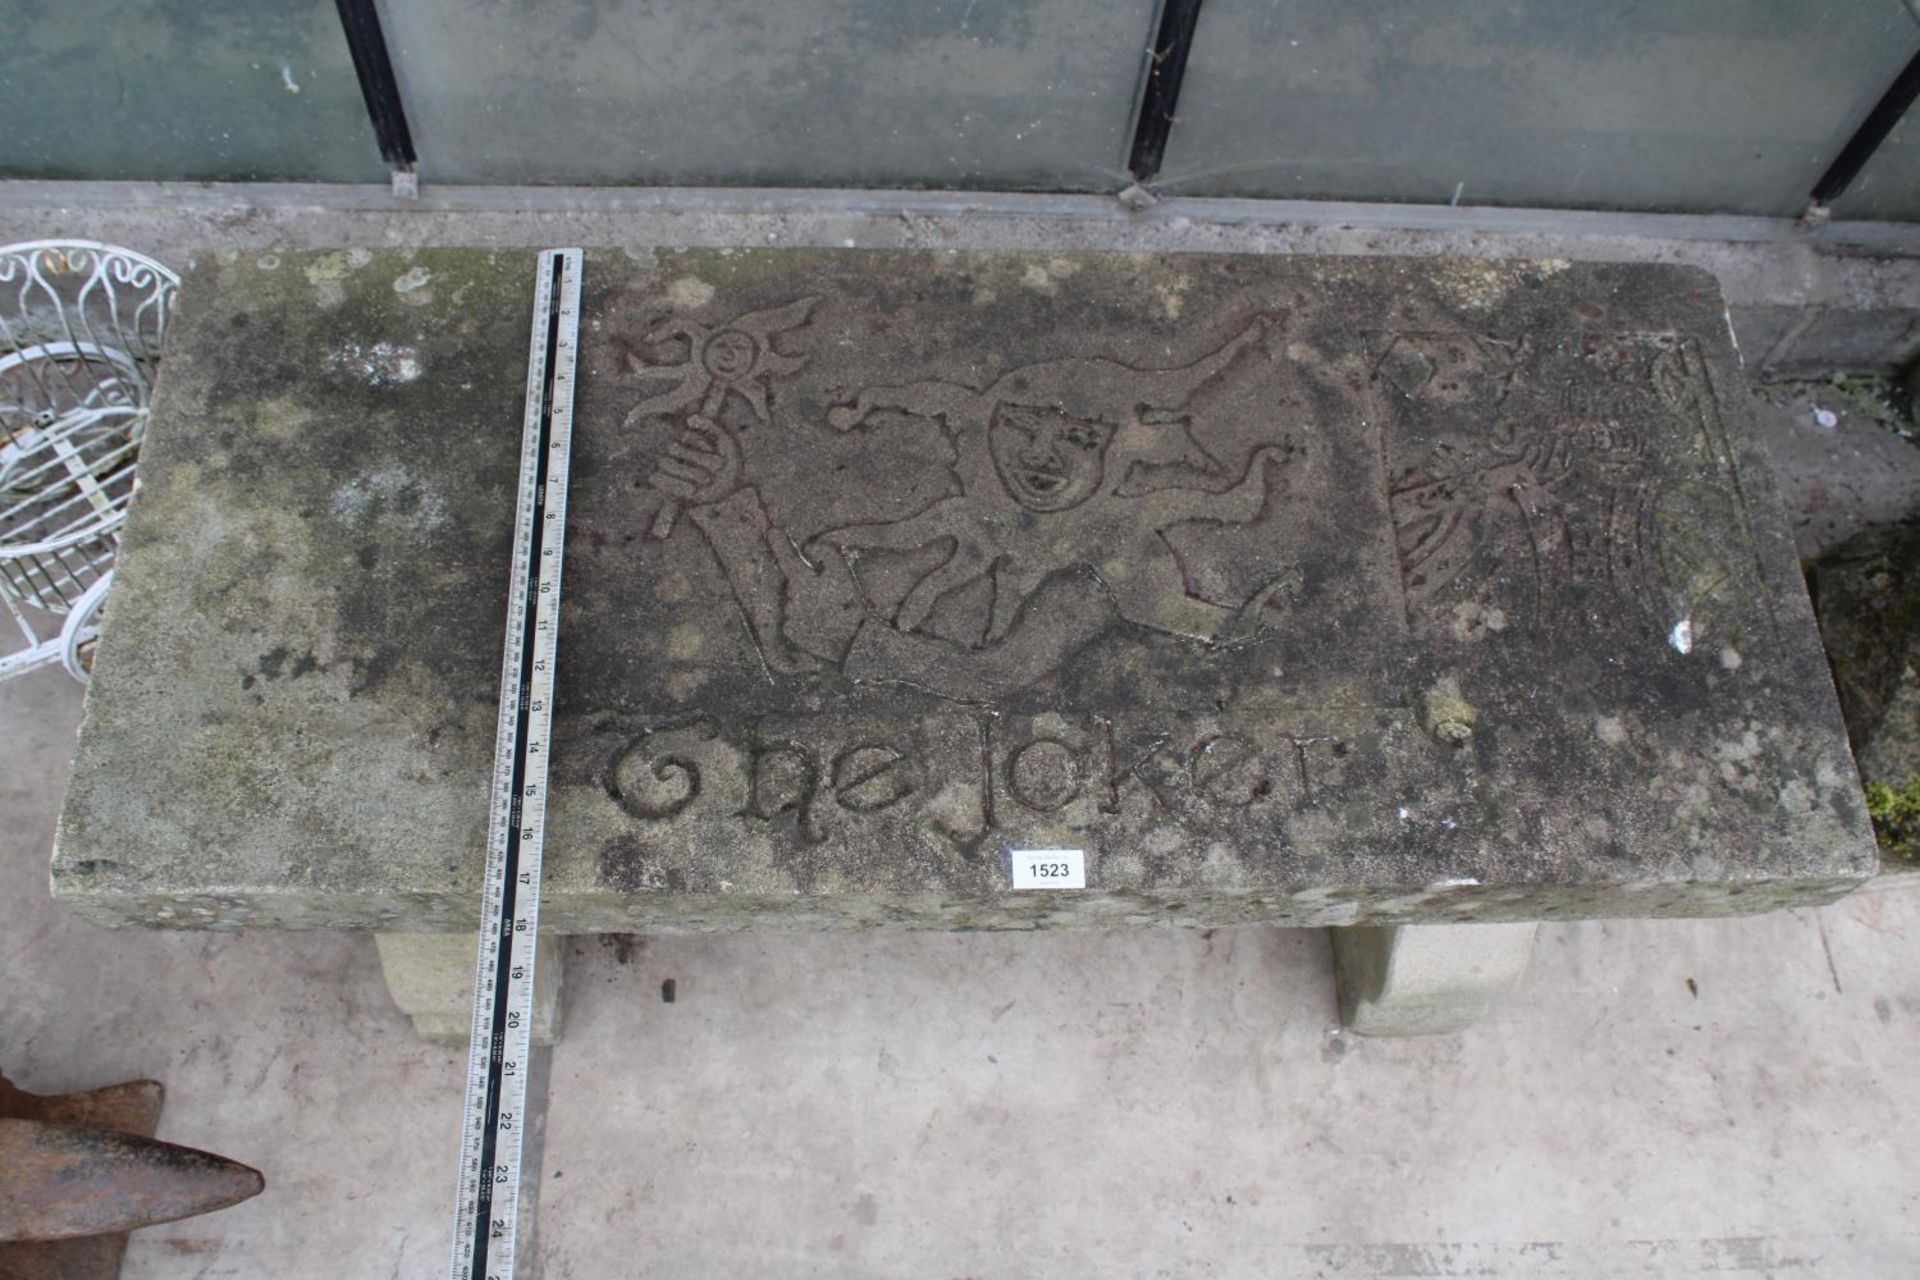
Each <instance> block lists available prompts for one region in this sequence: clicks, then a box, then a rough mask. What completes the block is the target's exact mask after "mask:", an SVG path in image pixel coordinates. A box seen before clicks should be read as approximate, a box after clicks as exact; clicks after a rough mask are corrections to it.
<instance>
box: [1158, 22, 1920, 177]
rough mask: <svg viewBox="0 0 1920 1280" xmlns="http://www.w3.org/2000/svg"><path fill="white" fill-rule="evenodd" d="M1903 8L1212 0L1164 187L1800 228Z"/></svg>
mask: <svg viewBox="0 0 1920 1280" xmlns="http://www.w3.org/2000/svg"><path fill="white" fill-rule="evenodd" d="M1917 47H1920V28H1916V27H1915V25H1914V22H1913V19H1912V18H1911V17H1910V16H1909V15H1908V13H1907V11H1906V9H1905V7H1904V6H1903V5H1902V4H1900V3H1899V2H1898V0H1851V2H1849V3H1845V4H1835V3H1832V0H1685V3H1670V4H1637V5H1636V4H1632V3H1628V4H1624V5H1596V4H1593V3H1591V0H1450V2H1449V3H1445V4H1436V3H1429V2H1423V0H1374V2H1372V3H1367V4H1353V3H1350V0H1277V2H1276V0H1208V3H1207V5H1206V7H1205V8H1204V9H1203V10H1202V11H1201V14H1200V26H1199V32H1198V35H1197V38H1196V40H1195V43H1194V49H1193V57H1192V61H1191V62H1190V64H1189V66H1188V70H1187V79H1186V85H1185V87H1184V89H1183V91H1182V93H1181V97H1180V119H1179V122H1178V123H1177V124H1176V125H1175V126H1174V129H1173V136H1172V138H1171V139H1170V141H1169V143H1168V147H1167V157H1166V164H1165V167H1164V168H1163V170H1162V172H1161V176H1160V181H1159V182H1158V183H1156V186H1157V187H1160V188H1165V189H1168V190H1171V191H1173V192H1176V193H1178V194H1182V195H1257V196H1281V197H1322V198H1334V199H1360V200H1405V201H1421V202H1426V201H1432V202H1442V203H1444V202H1448V201H1453V200H1456V199H1457V200H1458V201H1459V202H1461V203H1465V204H1527V205H1559V206H1581V207H1591V208H1612V209H1665V210H1686V211H1696V212H1739V213H1760V214H1776V215H1795V214H1798V213H1800V212H1801V211H1802V210H1803V209H1804V208H1805V207H1806V204H1807V197H1808V192H1809V191H1811V189H1812V187H1813V184H1814V182H1815V181H1816V180H1817V179H1818V178H1819V176H1820V174H1821V173H1822V172H1823V171H1824V170H1825V168H1826V166H1827V165H1828V164H1829V163H1830V162H1831V161H1832V159H1833V157H1834V156H1835V155H1837V154H1838V153H1839V150H1840V148H1841V146H1842V145H1843V144H1844V143H1845V142H1846V140H1847V138H1848V137H1849V136H1850V135H1851V134H1852V132H1853V129H1854V127H1855V126H1856V125H1857V124H1858V123H1859V121H1860V120H1861V119H1862V118H1864V117H1865V115H1866V113H1867V111H1868V110H1869V109H1870V108H1871V107H1872V105H1873V103H1874V102H1875V101H1876V100H1877V99H1878V98H1879V96H1880V94H1881V93H1882V92H1884V91H1885V89H1886V87H1887V85H1889V84H1891V83H1892V81H1893V77H1894V76H1895V75H1897V74H1898V73H1899V70H1900V68H1901V66H1902V65H1904V64H1905V62H1906V60H1907V59H1908V58H1909V57H1910V56H1912V54H1913V52H1914V50H1915V48H1917Z"/></svg>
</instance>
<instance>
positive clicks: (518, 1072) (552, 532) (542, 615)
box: [451, 249, 581, 1280]
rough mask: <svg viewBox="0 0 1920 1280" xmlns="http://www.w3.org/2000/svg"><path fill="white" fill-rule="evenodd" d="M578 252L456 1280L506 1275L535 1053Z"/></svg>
mask: <svg viewBox="0 0 1920 1280" xmlns="http://www.w3.org/2000/svg"><path fill="white" fill-rule="evenodd" d="M580 270H581V254H580V250H578V249H549V250H546V251H545V252H543V253H541V255H540V274H539V279H538V282H537V283H536V284H535V286H534V294H533V338H532V340H531V341H530V342H529V343H528V354H527V408H526V420H525V425H524V426H523V427H522V429H521V436H520V492H519V500H518V504H517V506H516V508H515V515H514V524H513V573H512V577H511V579H510V583H509V586H508V594H507V643H506V653H505V656H504V657H503V658H502V660H501V664H500V726H499V729H498V731H497V735H496V737H495V740H494V749H493V800H492V813H491V816H490V817H489V820H488V827H487V878H486V891H485V895H484V897H483V899H482V902H481V909H480V956H479V959H478V961H477V962H476V964H475V967H474V984H473V1033H472V1040H471V1041H470V1042H469V1046H468V1051H467V1105H466V1113H465V1116H464V1118H463V1119H462V1121H461V1129H460V1195H459V1202H458V1204H457V1206H456V1209H455V1214H454V1227H453V1268H452V1272H451V1274H452V1277H453V1280H512V1276H513V1246H514V1234H515V1227H516V1225H517V1223H516V1219H517V1214H518V1210H519V1207H520V1135H521V1133H522V1132H523V1131H524V1130H525V1128H526V1115H527V1064H528V1058H529V1054H530V1051H531V1049H532V1047H533V973H534V944H535V942H536V940H537V939H538V938H539V936H540V854H541V848H542V844H543V842H544V841H545V838H546V822H547V754H548V750H547V749H548V746H549V745H550V738H551V729H552V727H553V673H554V660H555V657H556V655H557V651H558V648H559V640H560V562H561V559H562V552H563V549H564V547H563V544H564V542H565V538H566V530H567V463H568V456H569V450H570V448H571V446H572V443H573V380H574V367H575V361H576V357H577V354H578V349H579V345H580Z"/></svg>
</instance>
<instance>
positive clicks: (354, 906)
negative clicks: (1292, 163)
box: [54, 250, 1873, 932]
mask: <svg viewBox="0 0 1920 1280" xmlns="http://www.w3.org/2000/svg"><path fill="white" fill-rule="evenodd" d="M531 278H532V257H531V255H529V254H524V253H498V254H493V253H487V252H483V251H442V252H421V253H417V254H413V253H407V254H398V253H392V254H381V255H372V256H369V255H367V254H366V253H364V252H357V253H354V254H344V253H342V254H330V255H284V256H281V257H277V258H258V259H254V258H248V259H244V260H235V261H225V262H212V263H208V264H204V265H203V266H202V267H200V268H199V269H198V270H196V271H195V272H194V273H192V276H191V278H190V280H189V282H188V285H187V289H186V293H185V295H184V299H185V301H184V302H183V306H182V315H183V323H182V325H181V327H180V328H179V329H178V330H177V331H176V333H175V334H174V336H173V338H172V342H173V346H172V348H171V350H170V352H169V357H168V367H167V370H166V373H165V376H164V378H163V382H162V385H161V388H160V391H159V401H158V404H157V408H156V412H155V417H154V420H153V424H152V427H151V430H150V433H149V437H148V444H147V446H146V453H145V456H144V457H143V460H142V475H143V477H144V489H143V492H142V494H141V496H140V499H139V502H138V505H137V509H136V511H135V513H134V516H133V520H132V523H131V526H130V528H129V532H128V537H127V543H126V547H125V551H124V555H123V559H122V566H121V571H120V572H121V579H120V583H119V587H118V589H117V591H116V594H115V596H114V600H113V605H112V610H111V616H110V621H109V628H110V629H109V633H108V635H107V637H106V639H105V642H104V645H103V651H102V653H101V656H100V660H99V664H98V668H97V670H96V680H95V684H94V687H93V691H92V693H91V695H90V706H89V712H88V723H87V726H86V728H85V730H84V732H83V734H82V739H81V744H80V748H79V761H78V765H77V768H76V771H75V782H74V784H73V789H72V792H71V794H70V795H69V798H68V803H67V807H66V811H65V815H64V817H63V821H62V825H61V830H60V836H59V841H58V849H57V852H56V855H55V863H54V886H55V892H56V893H57V894H58V895H59V896H60V897H61V898H62V899H63V900H65V901H67V902H70V903H72V904H73V905H74V906H76V907H77V908H79V909H81V910H83V911H85V912H86V913H88V914H89V915H90V916H92V917H93V918H95V919H99V920H103V921H107V922H110V923H111V922H139V923H162V924H175V925H206V926H240V925H247V924H261V923H276V924H288V925H360V926H369V927H379V928H387V929H394V928H400V929H409V930H420V929H433V928H445V929H456V928H461V927H463V926H468V925H470V923H471V921H472V920H473V918H474V904H475V903H476V901H477V896H478V888H477V887H478V880H479V875H480V867H481V854H480V850H481V846H482V842H483V834H484V818H485V814H486V804H485V789H486V777H487V764H488V759H489V753H490V750H491V731H492V725H493V702H494V698H495V696H496V687H497V680H498V662H499V656H498V655H499V645H500V633H501V627H502V622H503V619H504V603H503V601H502V594H503V585H504V582H505V574H506V552H507V539H508V532H509V524H510V519H511V511H510V501H511V499H510V495H511V489H512V483H513V469H514V465H515V459H516V449H517V445H518V432H519V412H520V397H521V390H522V389H521V379H522V377H523V371H524V367H525V365H524V343H525V335H526V330H527V314H528V306H529V299H530V293H531V289H530V282H531ZM585 314H586V317H587V323H586V329H585V333H584V336H583V346H584V374H583V379H582V384H581V389H580V398H579V417H578V428H577V438H576V442H575V463H574V482H573V490H572V499H571V501H572V513H571V519H570V536H569V544H568V557H569V558H568V567H567V584H566V593H567V605H566V613H565V620H564V633H563V637H562V648H561V654H562V659H561V663H562V665H561V682H562V689H561V705H560V707H559V709H558V710H559V726H558V731H557V732H558V741H557V742H556V747H555V752H554V771H555V772H554V776H555V779H556V783H557V794H556V799H555V808H554V812H553V823H552V836H551V845H550V849H549V861H548V875H547V891H548V896H547V906H546V908H545V911H546V914H545V916H544V917H543V923H545V924H547V925H548V926H550V927H552V928H554V929H556V930H560V931H563V932H587V931H593V930H626V929H635V928H639V929H655V930H658V929H671V928H692V929H700V928H733V927H745V926H766V927H795V926H811V925H822V924H871V925H889V924H934V925H948V926H987V927H1033V926H1039V925H1046V924H1056V923H1101V922H1131V921H1165V920H1185V921H1192V922H1196V923H1199V922H1208V923H1223V922H1233V921H1242V920H1274V921H1284V922H1289V923H1296V924H1351V923H1392V922H1399V921H1444V920H1454V919H1473V918H1477V919H1530V918H1541V917H1550V916H1582V915H1595V914H1686V913H1716V912H1724V911H1742V910H1758V909H1762V908H1766V907H1772V906H1778V905H1784V904H1791V903H1802V902H1813V901H1822V900H1825V899H1828V898H1831V897H1834V896H1837V895H1838V894H1840V893H1843V892H1845V891H1846V890H1847V889H1848V888H1850V887H1851V886H1853V885H1854V884H1856V883H1857V882H1859V881H1860V880H1861V879H1862V878H1863V877H1864V876H1865V875H1867V874H1869V873H1870V871H1871V869H1872V866H1873V849H1872V842H1871V837H1870V835H1869V834H1868V826H1867V821H1866V817H1865V814H1864V811H1863V808H1862V805H1861V800H1860V796H1859V790H1858V784H1857V780H1856V778H1855V775H1854V772H1853V767H1852V764H1851V761H1850V758H1849V756H1848V754H1847V748H1846V741H1845V737H1844V734H1843V731H1842V728H1841V725H1840V721H1839V716H1838V712H1837V708H1836V706H1835V703H1834V698H1833V693H1832V689H1831V686H1830V684H1829V681H1828V678H1827V675H1826V671H1825V666H1824V662H1823V659H1822V655H1821V652H1820V649H1819V646H1818V643H1817V639H1816V636H1815V632H1814V629H1813V626H1812V619H1811V615H1810V611H1809V608H1808V605H1807V601H1806V597H1805V595H1804V591H1803V588H1802V587H1801V584H1800V580H1799V575H1798V573H1797V572H1796V569H1795V565H1794V559H1793V552H1792V546H1791V543H1790V541H1789V540H1788V537H1787V534H1786V530H1785V526H1784V522H1783V520H1782V518H1781V515H1780V512H1779V509H1778V502H1777V499H1776V497H1775V494H1774V490H1773V487H1772V481H1771V479H1770V477H1769V475H1768V473H1767V469H1766V466H1765V464H1764V462H1763V460H1762V459H1761V457H1760V456H1759V454H1758V452H1757V449H1756V446H1755V444H1754V442H1753V439H1752V435H1751V430H1750V424H1749V421H1748V410H1747V405H1746V398H1745V392H1744V390H1743V388H1742V384H1741V382H1740V377H1739V373H1738V371H1737V368H1736V367H1735V365H1734V363H1733V359H1732V355H1731V351H1730V348H1729V345H1728V342H1727V339H1726V336H1725V329H1724V324H1723V318H1722V309H1721V303H1720V300H1719V296H1718V292H1717V290H1716V289H1715V287H1714V284H1713V282H1712V280H1711V278H1710V277H1708V276H1706V275H1705V274H1703V273H1700V272H1697V271H1691V270H1685V269H1676V268H1662V267H1645V266H1641V267H1617V266H1609V267H1600V266H1570V265H1568V264H1566V263H1557V262H1549V263H1536V264H1519V263H1516V264H1490V263H1484V262H1472V263H1464V262H1447V261H1418V262H1416V261H1395V260H1381V259H1372V260H1335V259H1302V260H1277V259H1270V258H1251V257H1204V256H1178V257H1159V258H1143V257H1133V256H1124V255H1106V256H1096V255H1082V256H1068V257H1052V258H1049V257H1043V256H1016V255H998V256H995V255H966V254H887V253H830V252H814V251H774V250H768V251H763V252H739V251H733V252H729V251H703V252H686V253H669V252H658V253H639V254H630V253H594V254H590V255H589V257H588V268H587V298H586V302H585ZM1056 846H1069V847H1074V848H1084V849H1085V850H1086V851H1087V864H1088V883H1089V887H1088V888H1087V889H1086V890H1085V891H1078V892H1060V893H1029V892H1011V891H1009V890H1008V889H1007V873H1006V867H1005V861H1004V858H1005V851H1006V850H1007V849H1009V848H1031V847H1056Z"/></svg>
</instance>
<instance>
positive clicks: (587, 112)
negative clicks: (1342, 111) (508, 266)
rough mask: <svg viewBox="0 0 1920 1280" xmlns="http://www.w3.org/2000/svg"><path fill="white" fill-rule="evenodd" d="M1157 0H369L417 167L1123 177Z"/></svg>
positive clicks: (1052, 179) (803, 181)
mask: <svg viewBox="0 0 1920 1280" xmlns="http://www.w3.org/2000/svg"><path fill="white" fill-rule="evenodd" d="M1155 12H1156V5H1155V3H1154V0H911V2H909V0H782V2H781V3H777V4H776V3H768V2H767V0H705V2H704V3H698V4H688V3H676V2H674V0H546V2H544V3H539V4H533V3H528V2H527V0H519V2H517V3H506V4H490V5H484V6H482V5H475V4H472V3H471V2H470V0H398V2H389V3H386V4H383V5H382V6H381V16H382V21H383V22H384V24H385V26H386V32H387V40H388V43H389V45H390V46H391V48H392V51H393V60H394V63H395V67H396V73H397V75H398V77H399V80H400V89H401V94H402V97H403V98H404V99H405V101H406V105H407V118H408V120H409V122H410V123H411V125H412V128H413V137H414V142H415V145H416V146H417V147H418V149H419V152H420V168H421V177H422V180H423V181H425V182H436V181H437V182H476V183H477V182H562V183H613V184H627V183H646V184H693V185H697V184H727V185H747V186H753V185H795V186H833V185H845V186H916V187H928V186H937V187H1007V188H1028V189H1032V188H1047V189H1069V190H1117V189H1119V188H1120V187H1123V186H1125V185H1126V184H1127V182H1128V181H1129V179H1128V178H1127V177H1126V175H1125V173H1124V172H1123V171H1124V169H1125V167H1126V148H1127V143H1128V141H1129V138H1130V134H1129V126H1130V124H1131V122H1132V111H1133V98H1134V94H1135V91H1136V89H1137V87H1138V85H1139V83H1140V78H1141V74H1142V69H1143V64H1144V51H1145V48H1146V45H1147V43H1148V41H1149V38H1150V34H1151V32H1152V31H1153V24H1154V16H1155Z"/></svg>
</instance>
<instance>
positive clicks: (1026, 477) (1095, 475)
mask: <svg viewBox="0 0 1920 1280" xmlns="http://www.w3.org/2000/svg"><path fill="white" fill-rule="evenodd" d="M1113 434H1114V428H1113V426H1112V424H1110V423H1105V422H1099V421H1096V420H1094V419H1091V418H1075V417H1072V416H1071V415H1069V414H1066V413H1063V412H1061V411H1060V410H1059V409H1054V408H1043V407H1041V406H1038V405H1023V404H1007V403H1002V404H999V405H996V406H995V407H994V410H993V418H992V421H991V423H990V424H989V426H988V429H987V444H988V448H989V449H990V451H991V452H992V454H993V465H994V469H995V470H996V471H998V472H999V474H1000V483H1002V484H1003V485H1005V486H1006V487H1007V492H1008V493H1010V494H1012V495H1013V499H1014V501H1016V502H1018V503H1019V504H1020V505H1021V506H1023V507H1025V508H1027V509H1028V510H1029V511H1065V510H1067V509H1068V508H1069V507H1077V506H1079V505H1080V504H1081V503H1083V502H1085V501H1086V500H1087V499H1088V498H1091V497H1092V496H1093V495H1094V494H1096V493H1098V492H1100V486H1101V483H1102V481H1103V480H1104V479H1105V477H1106V460H1107V446H1108V445H1110V444H1112V443H1113Z"/></svg>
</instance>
